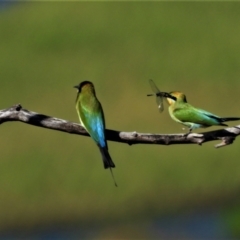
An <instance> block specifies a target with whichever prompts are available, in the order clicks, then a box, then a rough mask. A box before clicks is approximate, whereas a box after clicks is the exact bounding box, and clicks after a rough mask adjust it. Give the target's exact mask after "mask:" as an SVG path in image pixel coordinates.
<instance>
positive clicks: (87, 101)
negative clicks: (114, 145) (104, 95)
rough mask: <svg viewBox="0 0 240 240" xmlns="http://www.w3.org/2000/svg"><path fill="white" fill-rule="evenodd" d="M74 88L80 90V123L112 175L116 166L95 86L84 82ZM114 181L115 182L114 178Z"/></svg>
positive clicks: (78, 111)
mask: <svg viewBox="0 0 240 240" xmlns="http://www.w3.org/2000/svg"><path fill="white" fill-rule="evenodd" d="M74 87H75V88H77V89H78V93H77V99H76V110H77V113H78V117H79V120H80V123H81V125H82V126H83V127H84V128H85V129H86V131H87V132H88V133H89V135H90V136H91V138H92V139H93V140H94V141H95V143H96V144H97V146H98V147H99V149H100V152H101V155H102V160H103V165H104V168H105V169H106V168H110V171H111V174H112V168H114V167H115V165H114V163H113V161H112V158H111V156H110V154H109V152H108V145H107V141H106V138H105V119H104V114H103V109H102V106H101V103H100V102H99V101H98V99H97V96H96V92H95V89H94V86H93V84H92V83H91V82H89V81H83V82H81V83H80V84H79V85H77V86H74ZM112 176H113V175H112ZM113 180H114V182H115V179H114V177H113ZM115 185H116V182H115ZM116 186H117V185H116Z"/></svg>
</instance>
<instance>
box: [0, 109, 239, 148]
mask: <svg viewBox="0 0 240 240" xmlns="http://www.w3.org/2000/svg"><path fill="white" fill-rule="evenodd" d="M8 121H20V122H23V123H26V124H31V125H34V126H38V127H43V128H48V129H52V130H57V131H62V132H66V133H71V134H79V135H83V136H89V134H88V133H87V132H86V130H85V129H84V128H83V127H82V126H81V125H80V124H78V123H73V122H69V121H66V120H63V119H59V118H55V117H50V116H47V115H44V114H40V113H36V112H32V111H29V110H26V109H23V108H22V106H21V105H20V104H17V105H15V106H12V107H10V108H7V109H3V110H0V124H2V123H4V122H8ZM239 135H240V125H238V126H234V127H228V128H225V129H220V130H216V131H211V132H203V133H199V134H197V133H190V134H188V135H186V134H152V133H138V132H122V131H116V130H110V129H106V138H107V140H110V141H115V142H121V143H127V144H129V145H132V144H139V143H141V144H161V145H171V144H190V143H192V144H193V143H195V144H199V145H201V144H202V143H204V142H209V141H214V140H221V143H219V144H217V145H215V147H216V148H219V147H223V146H226V145H229V144H231V143H233V141H234V140H235V138H236V137H237V136H239Z"/></svg>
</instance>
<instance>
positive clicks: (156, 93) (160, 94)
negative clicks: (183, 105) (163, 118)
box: [147, 79, 167, 112]
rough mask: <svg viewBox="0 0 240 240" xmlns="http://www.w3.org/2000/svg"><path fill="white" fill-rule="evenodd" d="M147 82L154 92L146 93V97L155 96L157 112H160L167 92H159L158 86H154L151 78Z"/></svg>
mask: <svg viewBox="0 0 240 240" xmlns="http://www.w3.org/2000/svg"><path fill="white" fill-rule="evenodd" d="M149 84H150V86H151V88H152V91H153V92H154V94H147V96H148V97H150V96H156V103H157V106H158V109H159V112H162V111H163V110H164V106H163V98H164V97H167V93H165V92H161V91H160V90H159V89H158V87H157V86H156V84H155V83H154V81H153V80H152V79H150V80H149Z"/></svg>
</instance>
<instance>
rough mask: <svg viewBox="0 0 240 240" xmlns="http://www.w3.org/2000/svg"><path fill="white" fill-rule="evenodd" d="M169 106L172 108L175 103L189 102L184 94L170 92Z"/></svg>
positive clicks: (168, 97)
mask: <svg viewBox="0 0 240 240" xmlns="http://www.w3.org/2000/svg"><path fill="white" fill-rule="evenodd" d="M166 98H167V102H168V104H169V105H170V106H171V105H172V104H174V103H175V102H184V103H186V102H187V98H186V96H185V94H183V93H182V92H170V93H169V96H167V97H166Z"/></svg>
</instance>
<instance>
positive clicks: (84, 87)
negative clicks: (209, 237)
mask: <svg viewBox="0 0 240 240" xmlns="http://www.w3.org/2000/svg"><path fill="white" fill-rule="evenodd" d="M74 88H77V89H78V92H79V93H80V92H85V91H89V92H92V93H94V94H95V90H94V86H93V83H92V82H90V81H83V82H80V83H79V84H78V85H76V86H74Z"/></svg>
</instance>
